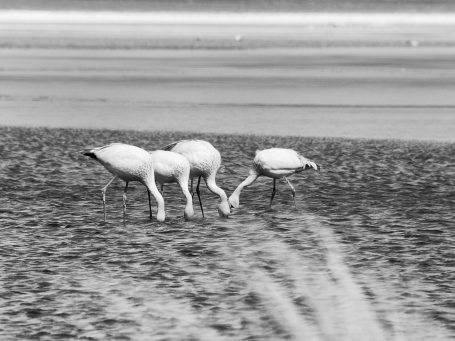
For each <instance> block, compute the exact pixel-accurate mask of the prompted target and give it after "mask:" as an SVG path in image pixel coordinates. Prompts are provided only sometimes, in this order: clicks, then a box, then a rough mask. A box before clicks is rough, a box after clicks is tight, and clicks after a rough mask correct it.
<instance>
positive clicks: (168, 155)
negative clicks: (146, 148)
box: [150, 150, 194, 220]
mask: <svg viewBox="0 0 455 341" xmlns="http://www.w3.org/2000/svg"><path fill="white" fill-rule="evenodd" d="M150 155H151V156H152V159H153V165H154V171H155V181H156V182H157V183H159V184H161V185H163V184H167V183H174V182H177V183H178V184H179V185H180V187H181V189H182V192H183V194H184V195H185V198H186V207H185V211H184V216H185V219H187V220H189V219H191V218H192V217H193V215H194V211H193V198H192V196H191V194H190V192H189V191H188V180H189V177H190V163H189V162H188V160H187V159H186V158H185V157H184V156H183V155H180V154H178V153H174V152H170V151H165V150H155V151H153V152H150Z"/></svg>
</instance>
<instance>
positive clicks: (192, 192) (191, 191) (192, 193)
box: [190, 178, 200, 198]
mask: <svg viewBox="0 0 455 341" xmlns="http://www.w3.org/2000/svg"><path fill="white" fill-rule="evenodd" d="M193 179H194V178H191V185H190V193H191V198H194V191H193ZM199 179H200V178H199Z"/></svg>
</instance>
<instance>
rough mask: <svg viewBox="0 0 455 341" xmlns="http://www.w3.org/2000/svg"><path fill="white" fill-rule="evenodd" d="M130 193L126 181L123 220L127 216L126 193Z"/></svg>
mask: <svg viewBox="0 0 455 341" xmlns="http://www.w3.org/2000/svg"><path fill="white" fill-rule="evenodd" d="M127 191H128V181H126V185H125V190H124V191H123V218H125V215H126V192H127Z"/></svg>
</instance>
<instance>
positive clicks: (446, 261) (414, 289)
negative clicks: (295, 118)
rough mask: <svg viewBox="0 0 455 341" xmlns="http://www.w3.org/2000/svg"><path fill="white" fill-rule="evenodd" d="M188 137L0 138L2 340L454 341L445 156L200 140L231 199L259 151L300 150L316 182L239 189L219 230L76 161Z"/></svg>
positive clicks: (21, 132) (206, 196)
mask: <svg viewBox="0 0 455 341" xmlns="http://www.w3.org/2000/svg"><path fill="white" fill-rule="evenodd" d="M187 137H194V135H188V134H187V135H185V134H182V133H153V134H152V133H145V132H131V131H107V130H104V131H101V130H99V131H98V130H64V129H28V128H0V142H1V143H0V150H1V155H2V157H1V160H0V174H1V176H2V182H1V185H0V186H1V187H0V188H1V192H2V196H1V198H0V211H1V222H2V224H1V227H0V228H1V235H2V238H1V239H0V245H1V247H0V252H1V257H0V268H1V271H0V283H1V285H0V300H1V304H0V338H1V339H4V340H6V339H20V340H68V339H80V340H104V339H110V340H114V339H115V340H284V339H286V340H288V339H291V340H302V339H305V340H364V339H366V338H368V339H369V340H428V339H432V340H437V339H440V340H448V339H452V338H454V337H455V294H454V293H455V290H454V289H455V288H454V283H455V278H454V273H455V272H454V265H455V263H454V259H455V258H454V249H453V245H454V241H455V232H454V229H453V221H454V218H455V217H454V212H455V194H454V188H455V180H454V179H455V177H454V175H455V166H454V164H455V155H454V153H453V148H454V145H453V144H444V143H424V142H404V141H400V142H399V141H375V140H348V139H325V138H285V137H267V136H265V137H254V136H245V135H243V136H241V135H237V136H236V135H200V136H199V137H202V138H204V139H207V140H209V141H211V142H212V143H213V144H214V145H215V146H216V147H217V148H218V149H219V150H220V151H221V153H222V156H223V160H224V168H223V169H222V170H221V171H220V173H219V175H218V183H219V185H220V186H222V187H223V188H225V189H226V190H227V192H228V193H229V194H230V193H231V192H232V191H233V190H234V188H235V186H236V185H237V184H238V183H239V182H240V181H241V180H242V179H243V178H244V177H245V175H246V174H247V167H248V165H249V164H250V162H251V159H252V156H253V155H254V151H255V150H256V149H257V148H266V147H270V146H283V147H290V148H294V149H297V150H300V151H301V152H302V153H303V154H304V155H306V156H307V157H309V158H312V159H313V160H315V161H317V162H318V163H320V164H321V165H322V170H321V172H319V173H316V172H310V171H308V172H305V173H303V174H300V175H298V176H294V177H292V178H291V181H292V182H293V184H294V186H295V187H296V189H297V197H296V198H297V205H298V210H294V209H293V205H292V198H291V195H290V191H289V190H288V188H287V185H286V184H285V183H284V182H283V183H281V182H280V183H279V185H278V193H277V195H276V197H275V203H274V206H273V209H272V210H267V205H268V201H269V195H270V189H271V188H270V187H271V186H270V185H271V181H270V179H262V180H259V181H258V182H257V183H255V184H254V185H252V186H251V187H249V188H247V189H245V190H244V192H243V193H242V196H241V206H240V208H239V209H237V210H236V211H235V212H234V213H233V214H232V216H231V217H230V218H229V219H227V220H223V219H220V218H218V216H217V212H216V204H215V202H216V198H215V197H214V196H213V195H212V194H211V193H210V192H209V191H208V190H207V189H206V188H205V187H203V188H202V197H203V200H204V202H205V211H206V219H202V218H201V216H200V211H199V208H198V207H197V205H196V204H195V210H196V214H197V217H198V218H197V219H195V220H194V221H192V222H185V221H184V220H183V208H184V200H183V195H181V193H179V191H178V189H177V186H171V185H169V186H167V187H166V188H165V195H164V197H165V200H166V213H167V219H166V222H165V223H157V222H156V221H155V220H153V221H151V222H150V221H149V219H148V205H147V196H146V192H145V189H144V188H143V187H142V186H141V185H139V184H135V185H134V184H131V185H130V187H131V188H130V190H129V198H128V209H127V214H126V217H125V219H123V218H122V189H123V187H122V186H123V185H122V183H121V182H120V181H118V182H116V183H114V184H113V185H112V187H111V188H110V189H109V190H108V192H107V200H108V202H107V208H108V222H107V223H103V222H102V219H103V215H102V204H101V196H100V191H99V190H100V188H101V187H102V186H103V185H104V184H105V183H107V181H108V180H109V178H110V175H109V174H108V173H107V172H106V171H105V170H104V168H103V167H102V166H100V165H99V164H97V163H96V162H94V161H93V160H90V159H88V158H84V157H83V156H81V155H80V154H79V153H78V151H79V150H81V149H83V148H86V147H91V146H100V145H103V144H106V143H108V142H113V141H122V142H125V143H131V144H135V145H138V146H141V147H144V148H146V149H156V148H158V147H160V146H163V145H165V144H168V143H170V142H172V141H174V140H178V139H181V138H187Z"/></svg>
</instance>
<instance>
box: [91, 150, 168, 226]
mask: <svg viewBox="0 0 455 341" xmlns="http://www.w3.org/2000/svg"><path fill="white" fill-rule="evenodd" d="M83 154H84V155H87V156H89V157H91V158H93V159H95V160H97V161H98V162H99V163H101V164H102V165H103V166H104V167H105V168H106V169H107V170H108V171H109V172H111V173H112V174H113V175H114V178H113V179H112V180H111V181H110V182H109V183H108V184H107V185H106V186H105V187H104V188H103V189H102V192H103V203H104V204H105V192H106V188H107V187H108V186H109V185H110V184H111V182H112V181H113V180H115V178H117V177H118V178H120V179H122V180H123V181H125V182H126V187H125V193H124V197H123V202H124V210H125V209H126V190H127V188H128V183H129V182H130V181H139V182H140V183H142V184H143V185H144V186H145V187H147V190H148V191H149V193H152V195H153V196H154V197H155V199H156V201H157V203H158V213H157V219H158V221H164V219H165V213H164V201H163V197H162V196H161V194H160V193H159V191H158V189H157V187H156V184H155V175H154V168H153V159H152V157H151V156H150V154H149V153H148V152H147V151H145V150H144V149H142V148H139V147H136V146H132V145H128V144H123V143H113V144H109V145H106V146H103V147H99V148H94V149H88V150H85V151H84V152H83ZM149 199H150V194H149ZM149 205H150V201H149Z"/></svg>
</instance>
